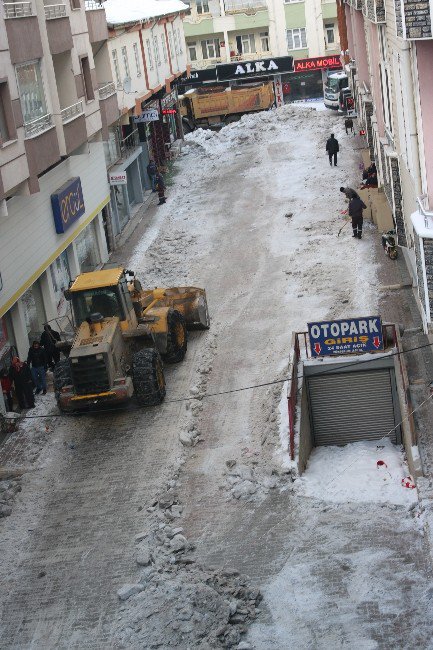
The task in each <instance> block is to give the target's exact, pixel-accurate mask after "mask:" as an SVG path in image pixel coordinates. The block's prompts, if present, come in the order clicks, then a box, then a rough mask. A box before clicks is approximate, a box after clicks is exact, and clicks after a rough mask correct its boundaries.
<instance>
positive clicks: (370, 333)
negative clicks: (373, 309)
mask: <svg viewBox="0 0 433 650" xmlns="http://www.w3.org/2000/svg"><path fill="white" fill-rule="evenodd" d="M308 335H309V338H310V347H311V354H312V356H313V357H323V356H330V355H340V354H362V353H363V352H377V351H378V350H383V335H382V321H381V319H380V316H368V317H367V318H350V319H347V320H333V321H321V322H319V323H308Z"/></svg>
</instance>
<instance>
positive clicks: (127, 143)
mask: <svg viewBox="0 0 433 650" xmlns="http://www.w3.org/2000/svg"><path fill="white" fill-rule="evenodd" d="M139 146H140V140H139V138H138V129H135V130H134V131H132V133H130V134H129V135H128V136H126V138H124V139H123V140H121V141H120V151H121V153H122V156H127V155H128V154H130V153H131V152H132V151H134V149H136V148H137V147H139Z"/></svg>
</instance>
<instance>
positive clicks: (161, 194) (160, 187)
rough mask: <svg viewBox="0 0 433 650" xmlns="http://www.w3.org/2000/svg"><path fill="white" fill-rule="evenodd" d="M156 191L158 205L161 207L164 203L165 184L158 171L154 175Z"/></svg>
mask: <svg viewBox="0 0 433 650" xmlns="http://www.w3.org/2000/svg"><path fill="white" fill-rule="evenodd" d="M156 189H157V190H158V197H159V203H158V205H163V204H164V203H165V201H166V199H165V183H164V178H163V176H162V174H161V173H160V172H159V171H158V172H157V174H156Z"/></svg>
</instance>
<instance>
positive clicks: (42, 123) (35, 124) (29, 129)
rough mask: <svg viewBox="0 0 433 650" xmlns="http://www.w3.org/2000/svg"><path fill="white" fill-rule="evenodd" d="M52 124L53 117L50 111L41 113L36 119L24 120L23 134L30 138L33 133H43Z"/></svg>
mask: <svg viewBox="0 0 433 650" xmlns="http://www.w3.org/2000/svg"><path fill="white" fill-rule="evenodd" d="M52 126H53V119H52V116H51V113H47V114H46V115H42V117H38V118H37V119H36V120H32V121H31V122H26V123H25V124H24V135H25V137H26V138H32V137H33V136H35V135H39V134H40V133H43V132H44V131H46V130H47V129H49V128H51V127H52Z"/></svg>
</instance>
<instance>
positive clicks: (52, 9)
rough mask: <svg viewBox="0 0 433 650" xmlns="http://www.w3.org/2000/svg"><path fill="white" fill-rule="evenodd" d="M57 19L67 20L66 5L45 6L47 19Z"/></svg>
mask: <svg viewBox="0 0 433 650" xmlns="http://www.w3.org/2000/svg"><path fill="white" fill-rule="evenodd" d="M55 18H66V5H65V4H63V3H61V4H55V5H45V19H46V20H53V19H55Z"/></svg>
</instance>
